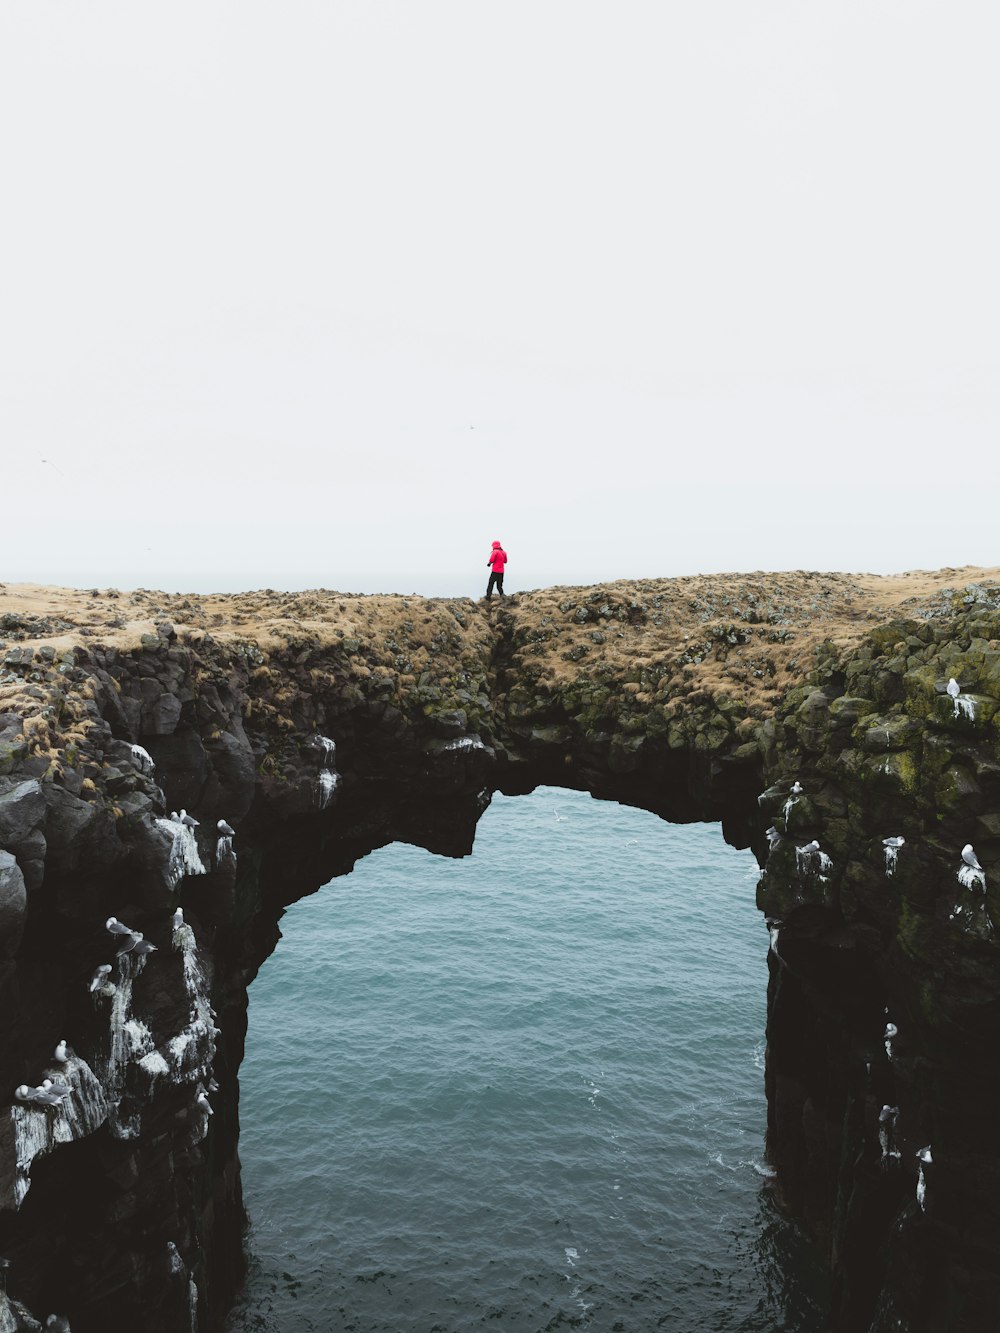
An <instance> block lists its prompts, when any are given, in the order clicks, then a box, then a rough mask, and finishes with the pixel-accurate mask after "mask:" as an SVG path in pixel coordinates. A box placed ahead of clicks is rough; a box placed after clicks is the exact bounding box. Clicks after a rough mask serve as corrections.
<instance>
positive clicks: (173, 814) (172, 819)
mask: <svg viewBox="0 0 1000 1333" xmlns="http://www.w3.org/2000/svg"><path fill="white" fill-rule="evenodd" d="M170 822H171V823H172V824H179V823H180V822H181V817H180V815H179V814H178V813H177V811H176V810H171V811H170Z"/></svg>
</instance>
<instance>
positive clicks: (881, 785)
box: [855, 750, 920, 797]
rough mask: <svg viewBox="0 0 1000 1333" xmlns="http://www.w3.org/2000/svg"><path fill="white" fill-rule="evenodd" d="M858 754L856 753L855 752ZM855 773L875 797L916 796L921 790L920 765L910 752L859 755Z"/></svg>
mask: <svg viewBox="0 0 1000 1333" xmlns="http://www.w3.org/2000/svg"><path fill="white" fill-rule="evenodd" d="M855 753H856V752H855ZM856 758H857V762H856V764H855V772H856V773H857V776H858V777H859V778H860V779H861V780H862V781H863V782H864V783H865V784H866V786H867V787H868V788H869V789H870V790H871V792H872V794H873V795H874V796H876V797H877V796H878V795H879V794H880V793H885V794H886V795H900V794H902V795H905V796H915V795H916V794H917V792H918V791H919V789H920V765H919V763H918V761H917V758H916V756H915V755H914V754H913V753H912V752H911V751H909V750H898V751H896V752H894V753H887V754H884V755H872V756H871V757H868V756H861V755H857V756H856Z"/></svg>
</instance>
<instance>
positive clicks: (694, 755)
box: [0, 576, 1000, 1333]
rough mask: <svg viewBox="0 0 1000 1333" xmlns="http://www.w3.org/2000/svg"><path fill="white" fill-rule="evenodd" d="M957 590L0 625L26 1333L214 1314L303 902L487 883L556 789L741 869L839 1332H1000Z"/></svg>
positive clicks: (202, 608) (1, 819)
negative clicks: (622, 811) (375, 853)
mask: <svg viewBox="0 0 1000 1333" xmlns="http://www.w3.org/2000/svg"><path fill="white" fill-rule="evenodd" d="M783 580H784V581H783ZM948 582H949V579H948V577H947V576H942V577H941V578H940V579H937V580H936V581H935V580H930V582H927V581H926V580H925V581H924V582H923V583H921V584H920V585H919V586H912V585H911V586H900V587H899V588H894V589H892V590H887V589H886V588H882V587H880V586H877V581H871V580H869V581H868V582H867V584H866V583H858V582H857V581H855V582H852V581H849V580H845V579H843V578H841V577H834V576H823V577H822V578H820V576H798V577H797V578H796V577H795V576H767V577H766V578H764V577H763V576H757V577H756V578H749V577H747V578H745V579H742V580H715V581H712V580H701V581H683V580H678V581H675V582H670V583H668V582H650V583H643V584H639V585H627V586H626V585H608V586H606V587H603V588H598V589H554V590H548V591H546V592H545V593H539V594H533V595H530V596H528V597H526V598H522V599H519V601H518V603H517V605H515V606H503V607H498V606H495V607H493V608H492V609H491V610H490V611H488V612H487V611H485V610H484V609H482V608H477V607H476V606H474V605H473V604H471V603H469V602H464V601H455V602H448V601H437V602H425V601H423V600H422V599H419V598H410V599H405V598H397V599H388V598H386V599H359V598H341V597H338V595H336V594H316V595H313V596H309V597H299V598H288V597H281V596H279V595H278V594H261V595H259V597H258V599H257V600H256V601H247V600H246V599H244V600H242V601H239V600H237V601H236V603H235V604H234V605H233V606H230V607H228V608H224V610H222V611H220V610H218V609H217V608H218V605H219V599H216V601H215V602H213V603H210V602H209V601H208V599H201V600H200V601H199V599H193V598H189V599H177V598H175V599H167V598H163V597H160V596H159V595H153V594H134V595H133V596H132V598H131V599H122V598H118V597H116V596H114V595H113V594H101V595H100V596H98V595H97V594H91V595H89V597H90V601H89V603H88V602H86V599H85V597H84V595H79V597H78V598H77V601H76V602H71V603H67V602H66V601H63V602H58V600H57V599H56V595H55V594H54V593H53V594H52V595H51V597H50V600H51V601H52V602H53V606H55V607H56V608H57V609H52V608H51V607H44V606H41V607H40V606H39V605H38V604H37V603H38V598H37V597H36V598H35V602H33V603H32V608H31V612H30V614H29V613H28V612H27V611H25V610H23V609H21V610H16V609H15V610H8V612H7V613H6V614H5V615H3V616H0V630H2V631H6V634H7V642H6V645H5V647H4V649H3V652H4V654H5V657H4V663H3V671H2V673H0V848H2V849H3V850H2V851H0V1002H2V1005H3V1013H4V1016H5V1022H4V1024H3V1028H2V1030H0V1074H2V1078H0V1103H3V1104H4V1105H6V1108H7V1109H6V1110H0V1254H2V1255H3V1256H5V1257H6V1259H7V1260H8V1261H9V1265H10V1266H9V1268H7V1269H6V1270H4V1272H5V1274H6V1279H7V1291H8V1293H9V1295H10V1297H12V1298H13V1299H11V1300H8V1299H7V1298H5V1297H3V1296H2V1295H0V1333H2V1331H3V1330H5V1329H16V1328H32V1327H37V1326H38V1323H37V1320H38V1319H39V1318H40V1319H41V1320H42V1321H43V1322H44V1318H45V1316H47V1315H48V1313H49V1312H50V1311H52V1312H55V1313H57V1314H61V1315H66V1316H68V1317H69V1318H70V1319H71V1322H72V1327H73V1329H74V1330H75V1331H76V1333H89V1331H90V1330H97V1329H101V1330H103V1331H104V1333H107V1331H108V1330H117V1329H119V1328H121V1329H125V1328H128V1329H135V1328H138V1327H142V1328H143V1329H146V1330H150V1333H160V1331H161V1330H162V1333H189V1331H191V1330H194V1329H195V1328H196V1327H199V1326H200V1327H201V1328H202V1329H205V1328H210V1327H211V1326H212V1325H213V1323H214V1322H215V1321H217V1319H218V1318H219V1317H220V1316H221V1314H222V1313H223V1312H224V1310H225V1309H226V1307H227V1304H228V1302H229V1300H230V1298H231V1295H232V1292H233V1290H234V1286H235V1284H236V1283H237V1282H238V1280H239V1277H240V1273H241V1248H240V1246H241V1227H242V1221H243V1212H242V1203H241V1196H240V1183H239V1162H238V1157H237V1140H238V1128H239V1127H238V1085H237V1074H238V1070H239V1064H240V1060H241V1058H242V1053H243V1043H244V1037H245V1033H246V988H247V986H248V984H249V983H250V981H251V980H252V979H253V977H254V975H255V973H256V970H257V968H258V967H259V966H260V963H261V962H262V961H263V959H264V958H266V957H267V955H268V954H269V953H270V951H271V950H272V949H273V947H274V944H275V942H276V940H277V938H278V925H277V923H278V919H279V917H280V914H281V912H282V910H283V908H284V907H285V906H286V905H287V904H288V903H289V902H291V901H293V900H294V899H296V898H297V897H300V896H302V895H303V894H306V893H310V892H312V891H314V890H315V889H316V888H318V887H319V886H320V885H321V884H323V883H325V882H326V881H328V880H329V879H330V878H331V877H332V876H334V875H338V874H345V873H347V872H348V871H349V870H350V868H351V866H352V865H353V864H354V862H355V861H356V860H357V859H358V857H360V856H362V855H365V854H366V853H367V852H369V851H370V850H372V849H373V848H375V847H377V846H380V845H383V844H385V843H387V842H389V841H393V840H404V841H409V842H414V843H417V844H419V845H421V846H424V847H427V848H429V849H430V850H432V851H435V852H439V853H442V854H445V855H454V856H457V855H464V854H467V853H468V852H469V851H470V849H471V846H472V840H473V837H474V832H475V825H476V821H477V819H478V818H479V815H480V814H481V813H482V811H483V809H484V808H485V807H486V805H487V804H488V802H489V799H490V794H491V792H492V791H495V790H502V791H505V792H509V793H518V792H524V791H528V790H530V789H531V788H532V787H533V786H535V785H537V784H539V783H551V784H556V785H563V786H572V787H577V788H581V789H586V790H590V791H591V792H593V794H594V795H595V796H599V797H604V798H608V799H614V800H619V801H624V802H627V803H629V804H634V805H639V806H642V807H644V808H647V809H650V810H653V811H655V812H656V813H658V814H660V815H661V816H663V817H664V818H666V819H670V820H678V821H684V820H692V819H703V820H704V819H712V820H721V821H722V823H723V828H724V831H725V834H726V837H727V838H728V839H729V841H731V842H733V843H734V844H736V845H738V846H747V845H750V846H752V847H753V849H754V851H755V853H756V854H757V857H758V860H759V862H760V864H761V867H762V875H761V880H760V885H759V888H758V902H759V906H760V908H761V910H762V913H763V914H764V916H765V918H766V920H767V923H768V927H769V937H768V935H767V934H765V932H764V931H763V930H762V949H763V948H767V947H768V938H769V939H770V947H769V950H768V960H769V967H770V985H769V1020H768V1053H767V1073H766V1080H767V1093H768V1100H769V1128H768V1147H769V1152H770V1154H771V1157H772V1160H773V1161H774V1164H775V1166H776V1168H777V1171H778V1188H779V1190H780V1195H781V1198H782V1200H783V1202H784V1204H785V1205H786V1206H787V1207H788V1208H789V1209H790V1210H791V1211H792V1212H794V1213H796V1214H797V1215H798V1216H800V1217H801V1218H802V1219H803V1220H804V1221H805V1222H806V1223H807V1225H808V1226H809V1228H810V1229H811V1231H812V1232H813V1234H814V1235H815V1236H816V1238H817V1240H818V1242H819V1243H820V1244H821V1245H823V1246H824V1247H825V1248H826V1250H827V1251H828V1253H829V1255H830V1261H831V1265H832V1269H833V1274H834V1309H833V1312H832V1321H833V1326H834V1327H835V1328H837V1329H840V1330H862V1329H865V1330H868V1329H870V1330H874V1331H875V1333H887V1331H888V1330H889V1329H904V1330H912V1333H918V1331H919V1333H923V1331H925V1330H926V1333H931V1331H937V1330H942V1333H943V1330H965V1331H967V1333H972V1331H973V1330H978V1329H985V1328H987V1327H990V1328H992V1327H993V1326H994V1322H995V1317H996V1314H997V1311H998V1309H1000V1278H998V1274H1000V1205H998V1203H997V1190H998V1186H1000V1149H998V1147H997V1144H996V1136H995V1132H994V1126H995V1124H996V1123H997V1115H998V1111H1000V1104H998V1103H1000V1077H998V1062H997V1051H998V1050H1000V961H998V960H1000V954H998V946H997V940H996V937H995V934H994V929H993V922H994V921H995V920H996V919H997V915H998V913H1000V895H998V893H997V888H996V886H997V876H998V875H1000V736H998V725H1000V724H998V720H997V719H998V714H1000V609H998V608H1000V595H998V592H997V589H996V587H995V586H994V585H993V584H992V583H990V582H989V581H988V580H981V581H980V583H978V584H974V585H972V586H971V587H969V588H965V587H962V586H960V585H959V586H958V588H957V591H952V592H949V591H946V588H947V586H948ZM966 582H967V580H966ZM125 600H128V602H129V604H128V606H127V608H126V607H124V606H123V601H125ZM84 610H85V611H86V612H87V615H86V616H84V615H83V611H84ZM43 611H44V612H45V614H42V612H43ZM123 611H127V612H128V613H129V614H131V615H132V616H133V617H135V616H137V615H139V616H142V622H141V623H139V621H138V620H129V619H128V617H127V615H126V614H122V612H123ZM144 612H145V613H146V615H143V614H142V613H144ZM901 612H903V613H905V614H900V613H901ZM149 613H152V614H151V615H149ZM167 617H169V619H168V618H167ZM241 622H242V623H241ZM191 820H197V821H198V822H197V824H194V823H192V822H190V821H191ZM220 821H221V822H220ZM963 849H967V850H965V853H964V856H963ZM178 908H179V909H180V915H178ZM140 936H141V938H138V937H140ZM63 1042H65V1047H63V1045H62V1043H63ZM29 1311H31V1312H33V1314H34V1318H33V1316H32V1315H31V1314H29Z"/></svg>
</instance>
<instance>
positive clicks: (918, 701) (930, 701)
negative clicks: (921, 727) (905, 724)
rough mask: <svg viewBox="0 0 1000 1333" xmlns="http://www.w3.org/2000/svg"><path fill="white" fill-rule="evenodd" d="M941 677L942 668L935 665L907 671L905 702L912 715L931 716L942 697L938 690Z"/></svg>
mask: <svg viewBox="0 0 1000 1333" xmlns="http://www.w3.org/2000/svg"><path fill="white" fill-rule="evenodd" d="M940 679H941V673H940V670H939V668H938V667H937V666H933V665H932V666H925V667H920V668H919V669H918V670H916V671H908V672H907V673H906V675H905V676H904V677H903V703H904V706H905V709H906V712H907V713H909V715H910V716H911V717H915V718H921V719H924V718H928V717H930V716H931V714H932V712H933V710H934V708H935V706H936V703H937V700H938V699H939V698H940V697H941V696H940V695H939V694H938V690H937V686H938V682H939V681H940ZM945 697H947V696H945Z"/></svg>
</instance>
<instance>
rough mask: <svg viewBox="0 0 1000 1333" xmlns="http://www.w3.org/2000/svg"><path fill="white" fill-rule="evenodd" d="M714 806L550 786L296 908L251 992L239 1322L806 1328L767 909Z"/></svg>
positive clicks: (288, 1330)
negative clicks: (784, 1154) (703, 815)
mask: <svg viewBox="0 0 1000 1333" xmlns="http://www.w3.org/2000/svg"><path fill="white" fill-rule="evenodd" d="M755 878H756V866H755V863H754V861H753V858H752V857H751V855H750V853H749V852H736V851H734V850H733V849H732V848H730V847H727V846H726V845H725V843H724V842H723V840H722V835H721V832H720V830H719V828H718V827H717V826H715V825H704V824H698V825H686V826H677V825H669V824H665V823H663V822H662V821H661V820H658V819H657V818H655V817H654V816H652V815H649V814H647V813H645V812H643V811H638V810H631V809H628V808H625V807H622V806H617V805H612V804H608V803H605V802H599V801H593V800H591V799H590V797H589V796H586V795H583V794H580V793H576V792H567V791H561V790H557V789H554V788H543V789H540V790H539V791H537V792H535V793H534V794H533V795H532V796H524V797H517V798H507V797H500V796H498V797H495V798H494V801H493V804H492V806H491V807H490V808H489V810H487V811H486V813H485V815H484V816H483V818H482V820H481V822H480V825H479V830H478V832H477V837H476V845H475V850H474V852H473V855H472V856H471V857H469V858H467V859H465V860H463V861H451V860H445V859H442V858H439V857H432V856H431V855H430V854H428V853H427V852H424V851H421V850H418V849H416V848H412V847H406V846H399V845H397V846H392V847H387V848H384V849H382V850H381V851H379V852H376V853H374V854H373V855H371V856H370V857H368V858H366V859H365V860H364V861H362V862H361V863H359V865H358V867H357V868H356V870H355V871H354V873H353V874H351V875H350V876H347V877H345V878H343V879H337V880H334V881H333V883H331V884H330V885H328V886H327V887H326V888H324V889H322V890H321V891H320V893H318V894H317V895H315V896H313V897H311V898H307V899H305V900H303V901H302V902H300V903H298V904H296V905H295V906H294V907H292V908H291V909H290V910H289V911H288V913H287V914H286V916H285V917H284V918H283V921H282V927H283V933H284V938H283V939H282V941H281V942H280V944H279V945H278V948H277V949H276V951H275V953H274V955H273V956H272V957H271V958H270V959H269V960H268V961H267V963H265V965H264V967H263V968H262V970H261V973H260V975H259V977H258V978H257V980H256V981H255V982H254V983H253V986H252V987H251V991H250V1030H249V1034H248V1039H247V1054H246V1059H245V1062H244V1066H243V1070H242V1074H241V1106H242V1125H243V1129H242V1140H241V1156H242V1160H243V1180H244V1189H245V1194H246V1201H247V1206H248V1208H249V1210H250V1214H251V1219H252V1226H251V1231H250V1234H249V1237H248V1247H249V1251H250V1255H251V1259H250V1274H249V1279H248V1283H247V1289H246V1292H245V1294H244V1297H243V1299H242V1301H241V1303H240V1305H239V1306H238V1308H237V1309H236V1311H235V1312H234V1314H233V1317H232V1319H231V1320H230V1323H229V1326H228V1327H229V1333H251V1331H252V1333H260V1331H261V1330H268V1331H269V1333H293V1331H294V1333H332V1331H333V1330H359V1331H363V1333H375V1330H379V1331H381V1330H387V1331H392V1333H410V1331H412V1333H418V1331H419V1333H430V1330H447V1331H448V1333H452V1331H458V1330H465V1329H474V1328H480V1327H481V1328H488V1329H497V1330H511V1331H512V1333H514V1331H516V1333H535V1330H543V1329H558V1328H586V1329H590V1330H594V1331H595V1333H597V1331H598V1330H599V1331H601V1333H604V1331H605V1330H608V1331H610V1330H627V1331H628V1333H642V1331H643V1330H646V1329H669V1330H677V1331H678V1333H684V1331H686V1330H699V1331H704V1333H752V1331H757V1330H759V1331H760V1333H773V1330H777V1329H782V1330H786V1333H800V1331H801V1333H814V1331H815V1330H818V1329H820V1328H821V1327H822V1326H823V1316H822V1311H823V1307H824V1304H825V1292H824V1289H823V1279H822V1275H821V1271H820V1266H819V1264H818V1262H817V1260H816V1257H815V1256H814V1255H813V1254H812V1252H811V1251H810V1249H809V1247H808V1245H807V1244H806V1242H805V1241H804V1240H803V1239H802V1237H801V1236H800V1235H799V1233H798V1232H797V1230H796V1229H795V1228H794V1227H792V1226H791V1225H790V1224H789V1223H787V1222H786V1221H784V1220H783V1219H782V1217H781V1216H780V1215H779V1214H778V1212H777V1211H776V1209H775V1207H774V1205H773V1203H772V1201H771V1197H770V1194H769V1191H768V1179H769V1171H768V1168H767V1165H766V1163H765V1161H764V1156H763V1138H764V1120H765V1103H764V1095H763V1070H762V1064H763V1061H762V1053H763V1042H764V1017H765V988H766V982H767V971H766V955H767V945H768V936H767V931H766V930H765V928H764V924H763V921H762V919H761V917H760V915H759V914H758V913H757V911H756V909H755V907H754V884H755Z"/></svg>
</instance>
